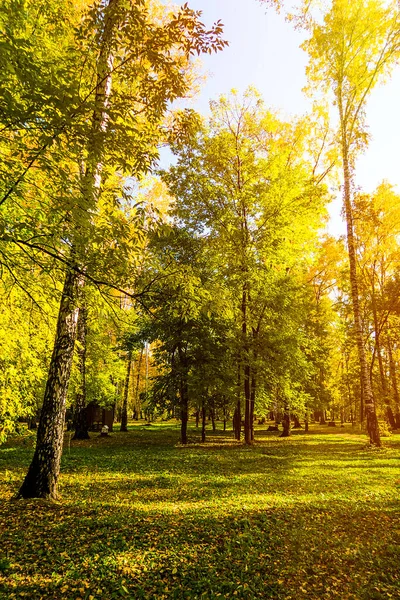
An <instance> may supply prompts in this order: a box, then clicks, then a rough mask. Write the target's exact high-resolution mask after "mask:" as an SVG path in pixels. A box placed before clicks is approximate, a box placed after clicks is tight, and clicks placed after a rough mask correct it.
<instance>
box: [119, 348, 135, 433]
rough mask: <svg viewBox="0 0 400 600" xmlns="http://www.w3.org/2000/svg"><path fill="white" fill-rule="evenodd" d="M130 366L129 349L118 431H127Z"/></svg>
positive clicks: (130, 351) (130, 354)
mask: <svg viewBox="0 0 400 600" xmlns="http://www.w3.org/2000/svg"><path fill="white" fill-rule="evenodd" d="M131 367H132V350H129V352H128V357H127V364H126V377H125V386H124V397H123V400H122V410H121V428H120V431H128V394H129V380H130V376H131Z"/></svg>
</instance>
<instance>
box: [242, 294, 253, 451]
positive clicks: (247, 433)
mask: <svg viewBox="0 0 400 600" xmlns="http://www.w3.org/2000/svg"><path fill="white" fill-rule="evenodd" d="M242 336H243V365H244V368H243V374H244V441H245V443H246V444H247V445H250V444H251V443H252V439H251V389H250V387H251V384H250V357H249V344H248V339H247V289H246V285H244V286H243V292H242Z"/></svg>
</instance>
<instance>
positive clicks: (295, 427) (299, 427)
mask: <svg viewBox="0 0 400 600" xmlns="http://www.w3.org/2000/svg"><path fill="white" fill-rule="evenodd" d="M293 421H294V425H293V429H302V426H301V423H300V421H299V417H298V416H297V415H293Z"/></svg>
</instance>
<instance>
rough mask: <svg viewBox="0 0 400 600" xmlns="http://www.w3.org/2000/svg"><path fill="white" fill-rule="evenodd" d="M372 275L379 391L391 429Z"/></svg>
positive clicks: (392, 422) (390, 409)
mask: <svg viewBox="0 0 400 600" xmlns="http://www.w3.org/2000/svg"><path fill="white" fill-rule="evenodd" d="M373 277H374V274H373V275H372V282H371V286H372V313H373V317H374V333H375V350H376V355H377V357H378V365H379V377H380V382H381V393H382V398H383V402H384V404H385V407H386V419H387V421H388V423H389V425H390V427H392V429H396V419H395V417H394V414H393V411H392V408H391V406H390V399H389V390H388V384H387V380H386V374H385V369H384V366H383V359H382V348H381V336H380V328H379V322H378V312H377V308H376V297H375V285H374V279H373Z"/></svg>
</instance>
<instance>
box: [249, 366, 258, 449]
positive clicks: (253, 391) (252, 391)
mask: <svg viewBox="0 0 400 600" xmlns="http://www.w3.org/2000/svg"><path fill="white" fill-rule="evenodd" d="M256 387H257V380H256V373H255V371H254V369H252V373H251V389H250V439H251V441H252V442H254V404H255V400H256Z"/></svg>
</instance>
